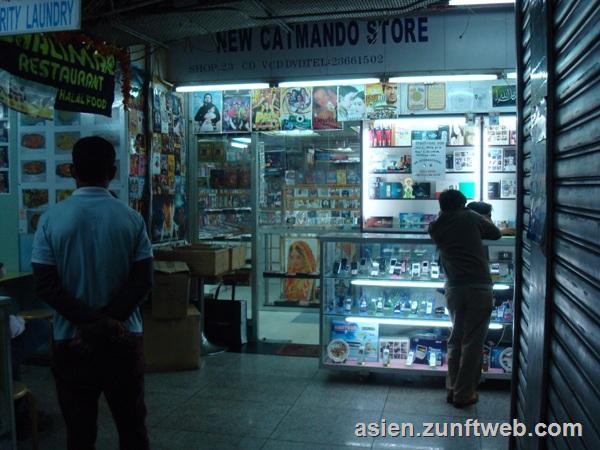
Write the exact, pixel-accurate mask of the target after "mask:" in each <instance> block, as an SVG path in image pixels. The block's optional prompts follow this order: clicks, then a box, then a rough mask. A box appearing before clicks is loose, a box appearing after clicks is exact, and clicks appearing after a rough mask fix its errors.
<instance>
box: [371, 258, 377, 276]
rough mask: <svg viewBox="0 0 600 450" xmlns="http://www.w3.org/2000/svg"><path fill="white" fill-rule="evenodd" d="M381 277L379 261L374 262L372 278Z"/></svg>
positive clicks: (372, 264)
mask: <svg viewBox="0 0 600 450" xmlns="http://www.w3.org/2000/svg"><path fill="white" fill-rule="evenodd" d="M377 275H379V263H378V262H377V261H373V262H372V263H371V276H372V277H376V276H377Z"/></svg>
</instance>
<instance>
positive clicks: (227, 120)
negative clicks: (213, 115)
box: [222, 89, 252, 133]
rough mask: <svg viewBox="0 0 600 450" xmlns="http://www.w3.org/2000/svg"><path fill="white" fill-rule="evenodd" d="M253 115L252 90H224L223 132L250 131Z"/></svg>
mask: <svg viewBox="0 0 600 450" xmlns="http://www.w3.org/2000/svg"><path fill="white" fill-rule="evenodd" d="M251 115H252V109H251V99H250V90H247V89H245V90H238V91H225V92H223V114H222V116H223V119H222V120H223V133H249V132H250V131H251V123H252V121H251Z"/></svg>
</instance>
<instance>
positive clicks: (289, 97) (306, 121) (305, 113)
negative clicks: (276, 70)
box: [281, 87, 312, 130]
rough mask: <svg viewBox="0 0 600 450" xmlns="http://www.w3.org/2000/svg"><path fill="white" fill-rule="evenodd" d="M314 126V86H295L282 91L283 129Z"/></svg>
mask: <svg viewBox="0 0 600 450" xmlns="http://www.w3.org/2000/svg"><path fill="white" fill-rule="evenodd" d="M311 128H312V88H310V87H293V88H283V89H282V91H281V129H282V130H310V129H311Z"/></svg>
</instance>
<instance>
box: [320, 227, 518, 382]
mask: <svg viewBox="0 0 600 450" xmlns="http://www.w3.org/2000/svg"><path fill="white" fill-rule="evenodd" d="M319 242H320V251H319V252H320V256H321V267H322V271H321V282H320V288H321V294H322V302H321V303H322V304H321V310H320V311H321V315H320V327H321V328H320V345H321V359H320V365H321V367H324V368H328V369H342V370H355V371H403V370H410V371H411V372H413V373H423V374H425V373H427V374H435V375H444V374H445V373H446V371H447V366H446V364H447V361H446V351H447V338H448V336H449V331H450V328H451V326H452V323H451V321H450V318H449V316H448V311H447V309H446V303H445V298H444V296H443V287H444V281H445V275H444V273H443V270H442V267H441V266H440V265H439V264H438V263H437V261H436V252H435V245H434V244H433V242H432V241H431V240H430V239H429V238H427V237H425V236H422V235H414V234H413V235H393V234H389V235H382V234H373V233H365V234H358V235H354V236H350V235H344V234H328V235H324V236H321V237H320V239H319ZM484 245H485V246H486V248H487V252H488V257H489V260H490V272H491V274H492V278H493V280H494V285H493V293H494V302H495V303H494V310H493V312H492V316H491V317H490V325H489V334H488V338H487V342H488V343H489V346H488V347H489V348H488V353H489V354H488V357H487V358H486V360H487V361H489V365H488V366H487V367H484V376H485V377H487V378H500V379H509V378H510V367H509V365H507V364H508V363H507V359H506V357H505V356H501V355H506V354H508V353H509V352H510V349H511V347H512V343H511V341H510V338H511V335H512V333H511V330H510V327H511V326H512V319H513V316H512V295H513V249H514V239H513V238H503V239H501V240H500V241H485V242H484Z"/></svg>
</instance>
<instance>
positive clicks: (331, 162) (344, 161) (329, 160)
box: [315, 159, 360, 164]
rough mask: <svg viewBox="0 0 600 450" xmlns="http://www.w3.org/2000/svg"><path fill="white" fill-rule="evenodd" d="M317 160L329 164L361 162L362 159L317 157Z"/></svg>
mask: <svg viewBox="0 0 600 450" xmlns="http://www.w3.org/2000/svg"><path fill="white" fill-rule="evenodd" d="M315 162H317V163H328V164H360V161H353V160H349V159H316V160H315Z"/></svg>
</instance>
